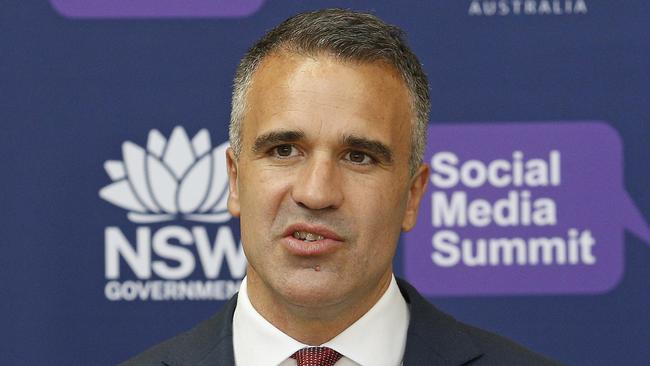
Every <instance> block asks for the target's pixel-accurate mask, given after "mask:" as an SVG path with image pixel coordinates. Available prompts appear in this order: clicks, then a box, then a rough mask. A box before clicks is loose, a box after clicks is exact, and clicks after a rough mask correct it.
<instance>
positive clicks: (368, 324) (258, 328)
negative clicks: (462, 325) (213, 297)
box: [233, 276, 410, 366]
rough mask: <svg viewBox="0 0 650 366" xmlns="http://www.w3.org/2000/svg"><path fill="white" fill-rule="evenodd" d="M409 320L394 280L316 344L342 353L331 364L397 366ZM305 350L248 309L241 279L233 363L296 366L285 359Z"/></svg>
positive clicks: (239, 364)
mask: <svg viewBox="0 0 650 366" xmlns="http://www.w3.org/2000/svg"><path fill="white" fill-rule="evenodd" d="M409 316H410V315H409V309H408V305H407V304H406V301H404V298H403V297H402V294H401V293H400V291H399V288H398V287H397V282H396V281H395V277H394V276H393V277H392V279H391V282H390V285H389V286H388V289H387V290H386V292H384V294H383V295H382V296H381V298H380V299H379V301H377V303H376V304H375V305H374V306H373V307H372V308H370V310H368V312H367V313H365V314H364V315H363V316H362V317H361V318H359V319H358V320H357V321H356V322H354V323H353V324H352V325H350V326H349V327H348V328H347V329H345V330H344V331H343V332H341V333H340V334H339V335H337V336H336V337H334V338H333V339H331V340H330V341H328V342H325V343H323V344H322V345H321V346H322V347H329V348H332V349H333V350H335V351H337V352H338V353H340V354H342V355H343V357H342V358H341V359H340V360H339V361H338V362H337V363H336V364H335V366H359V365H360V366H398V365H401V364H402V358H403V357H404V348H405V347H406V332H407V330H408V324H409ZM304 347H309V346H308V345H306V344H303V343H300V342H298V341H297V340H295V339H293V338H291V337H290V336H288V335H286V334H284V333H282V332H281V331H280V330H279V329H278V328H276V327H275V326H273V324H271V323H269V322H268V321H267V320H266V319H264V318H263V317H262V315H260V313H258V312H257V310H255V308H253V305H252V304H251V302H250V299H249V298H248V292H247V289H246V278H244V279H243V280H242V283H241V287H240V289H239V295H238V297H237V307H236V308H235V314H234V316H233V348H234V353H235V364H236V365H237V366H296V360H294V359H292V358H290V357H291V355H292V354H293V353H294V352H296V351H298V350H299V349H301V348H304Z"/></svg>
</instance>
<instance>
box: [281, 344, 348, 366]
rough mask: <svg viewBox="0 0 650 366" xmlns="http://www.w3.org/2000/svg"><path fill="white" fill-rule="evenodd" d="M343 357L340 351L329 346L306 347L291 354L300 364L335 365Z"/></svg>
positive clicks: (303, 365)
mask: <svg viewBox="0 0 650 366" xmlns="http://www.w3.org/2000/svg"><path fill="white" fill-rule="evenodd" d="M341 357H343V356H342V355H341V354H340V353H338V352H336V351H335V350H333V349H331V348H329V347H305V348H303V349H301V350H298V351H296V353H294V354H292V355H291V358H295V359H296V361H297V362H298V366H333V365H334V364H335V363H336V361H338V360H340V359H341Z"/></svg>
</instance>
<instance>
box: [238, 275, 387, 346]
mask: <svg viewBox="0 0 650 366" xmlns="http://www.w3.org/2000/svg"><path fill="white" fill-rule="evenodd" d="M391 279H392V272H387V273H386V274H385V275H384V276H383V277H382V279H381V281H379V283H378V286H375V287H374V288H370V289H368V290H367V291H365V292H363V296H362V297H359V298H346V299H345V300H344V301H341V302H339V303H336V304H330V305H326V306H317V307H313V306H303V305H300V304H294V303H291V302H288V301H286V300H285V299H284V298H283V297H281V296H279V294H277V293H274V292H273V291H272V290H271V289H270V288H269V287H268V286H266V285H265V284H264V283H263V282H262V281H261V280H260V279H259V278H258V277H256V276H254V275H253V276H250V273H249V276H248V277H247V289H248V297H249V299H250V302H251V304H252V305H253V307H254V308H255V310H257V312H258V313H260V315H262V317H264V318H265V319H266V320H267V321H268V322H269V323H271V324H273V325H274V326H275V327H276V328H278V329H279V330H280V331H282V332H283V333H285V334H287V335H288V336H290V337H291V338H293V339H295V340H297V341H299V342H301V343H304V344H308V345H312V346H318V345H321V344H323V343H325V342H327V341H329V340H331V339H332V338H334V337H336V336H337V335H338V334H340V333H341V332H343V331H344V330H345V329H346V328H348V327H349V326H350V325H352V324H353V323H354V322H356V321H357V320H358V319H359V318H361V317H362V316H363V315H364V314H365V313H366V312H368V310H370V309H371V308H372V307H373V305H375V304H376V303H377V301H378V300H379V299H380V298H381V296H382V295H383V294H384V293H385V292H386V290H387V289H388V286H389V285H390V281H391Z"/></svg>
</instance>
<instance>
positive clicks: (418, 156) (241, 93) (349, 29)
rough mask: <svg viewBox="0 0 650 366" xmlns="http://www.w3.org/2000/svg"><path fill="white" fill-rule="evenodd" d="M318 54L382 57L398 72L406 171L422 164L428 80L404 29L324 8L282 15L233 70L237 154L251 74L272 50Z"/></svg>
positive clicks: (232, 132) (232, 117)
mask: <svg viewBox="0 0 650 366" xmlns="http://www.w3.org/2000/svg"><path fill="white" fill-rule="evenodd" d="M279 51H287V52H293V53H297V54H305V55H316V54H318V53H321V52H326V53H329V54H331V55H332V56H334V57H336V58H337V59H340V60H342V61H355V62H367V63H371V62H377V61H380V62H386V63H388V64H389V65H392V66H393V67H394V68H395V69H396V70H397V71H398V72H399V74H400V75H401V76H402V78H403V79H404V82H405V83H406V86H407V87H408V89H409V94H410V97H411V109H412V111H413V115H414V121H412V125H411V152H410V156H409V171H410V172H411V174H414V173H415V171H416V170H417V168H418V167H419V166H420V164H422V158H423V155H424V145H425V143H426V132H427V124H428V121H429V110H430V108H431V100H430V97H429V82H428V80H427V77H426V75H425V74H424V71H423V70H422V65H421V64H420V61H419V60H418V58H417V56H415V54H414V53H413V52H412V51H411V49H410V48H409V47H408V45H407V44H406V41H405V37H404V32H403V31H402V30H401V29H400V28H398V27H397V26H394V25H390V24H387V23H385V22H384V21H382V20H381V19H379V18H377V17H376V16H374V15H372V14H368V13H362V12H356V11H351V10H344V9H324V10H318V11H313V12H308V13H301V14H297V15H294V16H292V17H291V18H289V19H287V20H285V21H284V22H282V23H281V24H280V25H278V26H277V27H275V28H274V29H272V30H271V31H269V32H268V33H267V34H266V35H265V36H264V37H262V38H261V39H260V40H259V41H257V43H255V44H254V45H253V47H251V48H250V50H249V51H248V52H247V53H246V55H245V56H244V57H243V58H242V60H241V61H240V63H239V66H238V67H237V71H236V73H235V79H234V82H233V84H234V85H233V93H232V110H231V114H230V146H231V148H232V149H233V152H234V155H235V157H236V158H238V157H239V154H240V153H241V149H242V142H241V133H242V120H243V118H244V114H245V113H246V109H247V106H246V97H247V93H248V91H249V89H250V86H251V81H252V79H253V74H254V73H255V71H256V70H257V68H258V66H259V65H260V63H261V62H262V60H263V59H264V58H265V57H267V56H269V55H270V54H273V53H274V52H279Z"/></svg>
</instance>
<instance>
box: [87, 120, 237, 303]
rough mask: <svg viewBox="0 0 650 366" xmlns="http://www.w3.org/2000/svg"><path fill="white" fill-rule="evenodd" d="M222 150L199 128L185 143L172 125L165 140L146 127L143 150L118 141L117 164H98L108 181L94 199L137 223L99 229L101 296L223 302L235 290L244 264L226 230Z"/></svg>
mask: <svg viewBox="0 0 650 366" xmlns="http://www.w3.org/2000/svg"><path fill="white" fill-rule="evenodd" d="M227 148H228V143H227V142H226V143H223V144H221V145H219V146H217V147H215V148H212V143H211V139H210V134H209V133H208V131H207V130H205V129H202V130H200V131H199V132H198V133H196V135H195V136H194V137H193V138H192V139H190V138H189V137H188V135H187V133H186V131H185V129H184V128H183V127H180V126H178V127H176V128H174V130H173V131H172V133H171V135H170V136H169V139H167V138H166V137H165V136H164V135H163V134H162V133H161V132H159V131H158V130H151V131H150V132H149V136H148V139H147V144H146V149H145V148H142V147H140V146H138V145H137V144H135V143H133V142H130V141H127V142H124V143H123V144H122V157H123V160H108V161H106V162H105V163H104V169H105V170H106V172H107V174H108V176H109V177H110V179H111V180H112V181H113V182H112V183H110V184H108V185H107V186H105V187H103V188H102V189H100V191H99V196H100V197H101V198H103V199H104V200H106V201H108V202H110V203H112V204H113V205H115V206H118V207H120V208H123V209H125V210H127V218H128V219H129V221H131V222H132V223H134V224H135V225H134V226H133V227H128V228H127V227H118V226H108V227H106V229H105V231H104V275H105V278H106V280H107V283H106V286H105V288H104V294H105V296H106V298H107V299H109V300H112V301H117V300H127V301H134V300H140V301H147V300H154V301H160V300H226V299H228V298H229V297H230V296H232V295H233V294H234V293H235V292H236V291H237V289H238V288H239V284H240V280H241V278H242V277H243V276H244V272H245V269H246V259H245V257H244V253H243V250H242V247H241V245H240V244H239V243H237V242H236V241H235V239H234V236H233V231H232V228H231V227H230V226H229V225H228V223H229V221H230V219H231V216H230V214H229V213H228V211H227V208H226V205H227V200H228V176H227V173H226V158H225V154H226V149H227ZM224 263H226V264H227V269H228V271H229V274H230V276H229V278H224V276H221V277H220V274H221V273H222V272H225V270H222V269H223V267H226V266H223V264H224Z"/></svg>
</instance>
